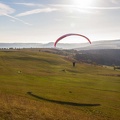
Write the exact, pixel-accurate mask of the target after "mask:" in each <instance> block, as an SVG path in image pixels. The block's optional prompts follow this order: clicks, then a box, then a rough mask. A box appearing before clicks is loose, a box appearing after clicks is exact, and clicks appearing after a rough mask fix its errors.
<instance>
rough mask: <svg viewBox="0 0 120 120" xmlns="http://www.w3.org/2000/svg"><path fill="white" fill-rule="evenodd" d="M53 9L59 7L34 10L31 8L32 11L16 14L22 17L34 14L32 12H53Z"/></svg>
mask: <svg viewBox="0 0 120 120" xmlns="http://www.w3.org/2000/svg"><path fill="white" fill-rule="evenodd" d="M53 11H57V9H56V8H42V9H34V10H31V11H27V12H23V13H20V14H18V15H16V16H17V17H21V16H27V15H32V14H38V13H49V12H53Z"/></svg>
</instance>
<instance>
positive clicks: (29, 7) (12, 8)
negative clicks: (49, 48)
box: [0, 0, 120, 43]
mask: <svg viewBox="0 0 120 120" xmlns="http://www.w3.org/2000/svg"><path fill="white" fill-rule="evenodd" d="M119 32H120V0H34V1H33V0H19V1H18V0H9V1H8V0H0V42H1V43H7V42H9V43H20V42H22V43H26V42H29V43H47V42H54V41H55V40H56V39H57V38H58V37H60V36H61V35H63V34H67V33H79V34H82V35H85V36H87V37H88V38H89V39H90V40H91V41H97V40H115V39H120V33H119ZM84 41H85V40H84V38H78V37H68V38H65V39H64V40H63V41H62V42H74V43H76V42H84Z"/></svg>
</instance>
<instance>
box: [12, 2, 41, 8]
mask: <svg viewBox="0 0 120 120" xmlns="http://www.w3.org/2000/svg"><path fill="white" fill-rule="evenodd" d="M14 4H17V5H24V6H28V7H36V6H37V7H41V6H43V5H42V4H35V3H14Z"/></svg>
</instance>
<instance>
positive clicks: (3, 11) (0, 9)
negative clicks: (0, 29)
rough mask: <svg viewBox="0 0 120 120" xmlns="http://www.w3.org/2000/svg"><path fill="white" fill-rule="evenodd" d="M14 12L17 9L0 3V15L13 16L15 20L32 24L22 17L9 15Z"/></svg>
mask: <svg viewBox="0 0 120 120" xmlns="http://www.w3.org/2000/svg"><path fill="white" fill-rule="evenodd" d="M14 12H15V9H13V8H11V7H9V6H8V5H6V4H3V3H0V16H7V17H9V18H12V19H13V20H17V21H20V22H22V23H24V24H26V25H31V24H29V23H27V22H25V21H23V20H21V19H18V18H16V17H13V16H11V15H9V14H12V13H14Z"/></svg>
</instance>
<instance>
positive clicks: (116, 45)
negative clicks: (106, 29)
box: [0, 40, 120, 50]
mask: <svg viewBox="0 0 120 120" xmlns="http://www.w3.org/2000/svg"><path fill="white" fill-rule="evenodd" d="M0 48H54V43H53V42H50V43H46V44H43V43H0ZM57 48H59V49H75V50H91V49H120V40H106V41H94V42H92V44H89V43H58V44H57Z"/></svg>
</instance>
